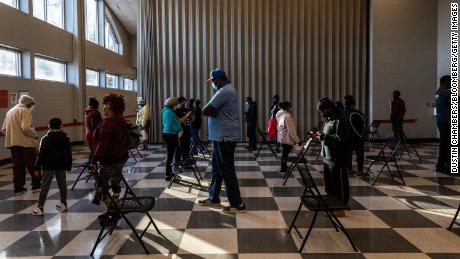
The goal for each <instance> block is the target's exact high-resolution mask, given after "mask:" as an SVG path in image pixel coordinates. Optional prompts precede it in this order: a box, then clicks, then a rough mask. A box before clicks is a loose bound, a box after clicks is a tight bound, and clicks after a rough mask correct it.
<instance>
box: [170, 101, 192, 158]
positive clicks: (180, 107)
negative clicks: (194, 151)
mask: <svg viewBox="0 0 460 259" xmlns="http://www.w3.org/2000/svg"><path fill="white" fill-rule="evenodd" d="M177 101H178V104H177V108H176V110H175V111H174V112H175V113H176V115H177V117H179V119H180V121H181V125H182V130H183V131H182V135H180V136H179V148H178V149H176V163H178V162H179V161H185V159H187V156H188V154H189V152H190V141H191V137H192V126H191V120H192V115H193V112H192V111H190V109H189V108H188V107H187V104H188V101H187V98H185V97H183V96H181V97H179V98H177Z"/></svg>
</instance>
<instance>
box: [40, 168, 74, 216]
mask: <svg viewBox="0 0 460 259" xmlns="http://www.w3.org/2000/svg"><path fill="white" fill-rule="evenodd" d="M42 174H43V179H42V187H41V191H40V197H39V198H38V207H39V208H43V206H44V205H45V201H46V196H48V191H49V189H50V186H51V183H52V182H53V178H54V176H56V182H57V185H58V187H59V194H60V195H61V202H62V203H64V204H67V182H66V172H65V170H42Z"/></svg>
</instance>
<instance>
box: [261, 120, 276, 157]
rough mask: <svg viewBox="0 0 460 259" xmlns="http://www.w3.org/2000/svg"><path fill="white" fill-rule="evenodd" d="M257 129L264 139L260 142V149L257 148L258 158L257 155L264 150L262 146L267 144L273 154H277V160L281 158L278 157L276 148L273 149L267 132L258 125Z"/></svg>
mask: <svg viewBox="0 0 460 259" xmlns="http://www.w3.org/2000/svg"><path fill="white" fill-rule="evenodd" d="M257 131H258V132H259V136H260V138H261V139H262V143H260V146H259V149H258V150H257V153H256V159H257V157H258V156H259V153H260V151H261V150H262V147H263V146H264V145H266V146H267V147H268V149H270V151H271V152H272V154H273V156H275V158H276V160H279V159H278V155H277V154H276V152H275V150H274V149H273V147H272V145H271V144H270V141H268V139H267V136H268V135H267V132H263V131H262V130H261V129H260V127H259V126H257Z"/></svg>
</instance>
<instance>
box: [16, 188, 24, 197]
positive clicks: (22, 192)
mask: <svg viewBox="0 0 460 259" xmlns="http://www.w3.org/2000/svg"><path fill="white" fill-rule="evenodd" d="M26 192H27V188H24V187H23V188H21V189H19V190H17V191H14V196H20V195H23V194H24V193H26Z"/></svg>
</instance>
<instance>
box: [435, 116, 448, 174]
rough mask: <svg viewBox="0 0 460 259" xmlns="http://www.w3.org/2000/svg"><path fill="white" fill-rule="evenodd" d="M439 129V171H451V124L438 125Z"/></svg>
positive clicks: (437, 165) (437, 166)
mask: <svg viewBox="0 0 460 259" xmlns="http://www.w3.org/2000/svg"><path fill="white" fill-rule="evenodd" d="M438 129H439V154H438V163H437V164H436V168H437V169H441V170H445V169H448V170H450V123H449V122H444V123H443V122H441V123H438Z"/></svg>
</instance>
